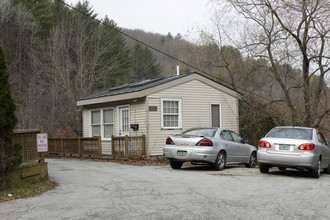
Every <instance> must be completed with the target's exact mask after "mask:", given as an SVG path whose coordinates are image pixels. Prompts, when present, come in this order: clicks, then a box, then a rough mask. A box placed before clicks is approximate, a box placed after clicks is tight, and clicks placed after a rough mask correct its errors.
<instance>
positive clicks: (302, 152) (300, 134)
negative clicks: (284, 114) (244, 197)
mask: <svg viewBox="0 0 330 220" xmlns="http://www.w3.org/2000/svg"><path fill="white" fill-rule="evenodd" d="M257 157H258V163H259V169H260V172H261V173H268V171H269V168H271V167H278V168H279V169H280V170H286V168H295V169H299V170H308V171H309V172H310V174H311V175H312V177H315V178H319V177H320V174H321V169H324V172H325V173H328V174H330V146H328V143H327V142H326V140H325V138H324V136H323V135H322V134H321V133H320V132H319V131H318V130H317V129H315V128H306V127H293V126H286V127H275V128H273V129H272V130H271V131H270V132H269V133H268V134H267V135H266V136H265V137H264V138H262V139H261V140H260V142H259V148H258V153H257Z"/></svg>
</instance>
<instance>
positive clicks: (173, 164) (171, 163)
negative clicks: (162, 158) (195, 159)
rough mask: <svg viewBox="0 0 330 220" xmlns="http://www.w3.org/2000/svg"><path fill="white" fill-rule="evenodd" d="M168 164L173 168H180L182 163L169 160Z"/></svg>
mask: <svg viewBox="0 0 330 220" xmlns="http://www.w3.org/2000/svg"><path fill="white" fill-rule="evenodd" d="M170 165H171V167H172V168H173V169H180V168H181V167H182V165H183V162H181V161H175V160H170Z"/></svg>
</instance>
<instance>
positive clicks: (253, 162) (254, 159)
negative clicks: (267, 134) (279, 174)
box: [245, 151, 257, 168]
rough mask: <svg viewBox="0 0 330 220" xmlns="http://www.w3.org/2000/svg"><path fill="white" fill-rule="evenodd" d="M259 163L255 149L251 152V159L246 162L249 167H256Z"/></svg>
mask: <svg viewBox="0 0 330 220" xmlns="http://www.w3.org/2000/svg"><path fill="white" fill-rule="evenodd" d="M256 165H257V154H256V152H255V151H253V152H252V153H251V156H250V160H249V163H248V164H245V166H246V167H248V168H255V167H256Z"/></svg>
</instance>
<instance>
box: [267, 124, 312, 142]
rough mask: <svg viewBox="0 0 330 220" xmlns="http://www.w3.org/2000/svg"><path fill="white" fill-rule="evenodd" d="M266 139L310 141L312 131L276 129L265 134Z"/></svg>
mask: <svg viewBox="0 0 330 220" xmlns="http://www.w3.org/2000/svg"><path fill="white" fill-rule="evenodd" d="M267 137H270V138H289V139H301V140H312V138H313V130H312V129H303V128H285V127H277V128H273V129H272V130H271V131H270V132H269V133H268V134H267Z"/></svg>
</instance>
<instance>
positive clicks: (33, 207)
mask: <svg viewBox="0 0 330 220" xmlns="http://www.w3.org/2000/svg"><path fill="white" fill-rule="evenodd" d="M46 161H47V162H48V163H49V164H48V169H49V177H50V179H51V180H55V181H57V182H58V183H59V184H60V185H59V187H57V188H56V189H55V190H52V191H49V192H46V193H44V194H43V195H40V196H37V197H34V198H28V199H19V200H14V201H11V202H6V203H0V219H274V220H275V219H276V220H278V219H299V220H300V219H318V220H319V219H330V175H327V174H322V175H321V177H320V179H313V178H310V177H309V176H308V175H306V173H304V172H300V171H287V172H283V171H271V173H270V174H261V173H260V172H259V170H258V169H248V168H243V167H230V168H227V169H225V170H223V171H213V170H211V169H210V168H209V167H196V166H192V167H184V168H183V169H180V170H172V169H171V168H170V166H131V165H122V164H118V163H112V162H95V161H89V160H69V159H47V160H46Z"/></svg>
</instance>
